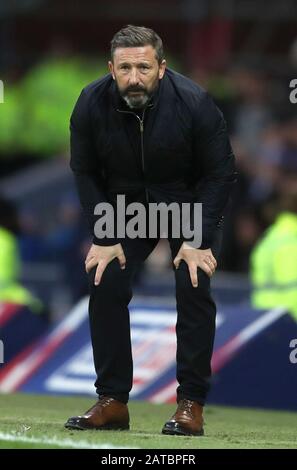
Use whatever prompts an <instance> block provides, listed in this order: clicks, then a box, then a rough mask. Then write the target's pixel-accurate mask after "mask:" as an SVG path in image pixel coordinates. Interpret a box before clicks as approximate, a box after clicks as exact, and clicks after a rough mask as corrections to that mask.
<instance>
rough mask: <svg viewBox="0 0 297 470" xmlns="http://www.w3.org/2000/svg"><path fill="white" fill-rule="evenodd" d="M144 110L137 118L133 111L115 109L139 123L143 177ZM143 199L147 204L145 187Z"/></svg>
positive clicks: (147, 198)
mask: <svg viewBox="0 0 297 470" xmlns="http://www.w3.org/2000/svg"><path fill="white" fill-rule="evenodd" d="M145 110H146V108H145V109H144V110H143V113H142V118H140V117H139V116H138V114H135V113H133V111H123V110H121V109H117V111H118V112H119V113H126V114H133V116H135V117H136V118H137V119H138V121H139V129H140V148H141V165H142V172H143V175H144V177H145V164H144V141H143V131H144V114H145ZM145 199H146V202H149V197H148V190H147V188H146V187H145Z"/></svg>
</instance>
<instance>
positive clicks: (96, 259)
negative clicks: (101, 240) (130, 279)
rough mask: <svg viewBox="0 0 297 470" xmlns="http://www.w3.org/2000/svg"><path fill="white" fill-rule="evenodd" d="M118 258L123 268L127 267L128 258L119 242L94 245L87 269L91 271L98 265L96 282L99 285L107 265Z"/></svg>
mask: <svg viewBox="0 0 297 470" xmlns="http://www.w3.org/2000/svg"><path fill="white" fill-rule="evenodd" d="M114 258H118V260H119V263H120V267H121V269H125V266H126V258H125V254H124V252H123V248H122V245H121V244H120V243H118V244H117V245H112V246H100V245H92V246H91V248H90V250H89V252H88V254H87V257H86V260H85V266H86V271H87V273H89V272H90V271H91V269H92V268H94V266H97V269H96V274H95V281H94V284H95V285H96V286H98V284H100V281H101V277H102V274H103V273H104V270H105V268H106V266H107V265H108V264H109V263H110V262H111V261H112V260H113V259H114Z"/></svg>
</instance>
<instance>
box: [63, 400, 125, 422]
mask: <svg viewBox="0 0 297 470" xmlns="http://www.w3.org/2000/svg"><path fill="white" fill-rule="evenodd" d="M65 428H67V429H81V430H84V429H102V430H124V429H126V430H127V429H129V411H128V407H127V405H125V404H124V403H122V402H120V401H118V400H115V399H114V398H111V397H105V396H102V397H100V398H99V400H98V401H97V403H95V405H94V406H92V408H90V409H89V410H88V411H86V412H85V414H84V415H83V416H74V417H72V418H69V419H68V421H67V423H65Z"/></svg>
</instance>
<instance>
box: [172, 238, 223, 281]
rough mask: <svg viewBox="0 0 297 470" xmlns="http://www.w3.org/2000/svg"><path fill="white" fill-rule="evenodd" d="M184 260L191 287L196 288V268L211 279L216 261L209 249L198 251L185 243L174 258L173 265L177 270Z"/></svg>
mask: <svg viewBox="0 0 297 470" xmlns="http://www.w3.org/2000/svg"><path fill="white" fill-rule="evenodd" d="M182 260H184V261H185V262H186V263H187V265H188V269H189V273H190V277H191V282H192V286H193V287H198V275H197V268H201V269H203V271H204V272H205V273H206V274H207V275H208V276H209V277H211V276H212V275H213V274H214V272H215V270H216V267H217V261H216V259H215V257H214V256H213V254H212V251H211V249H210V248H207V249H206V250H199V249H196V248H193V247H191V246H190V245H188V244H187V243H185V242H184V243H183V244H182V246H181V247H180V249H179V252H178V253H177V255H176V257H175V258H174V261H173V264H174V266H175V267H176V269H178V267H179V264H180V262H181V261H182Z"/></svg>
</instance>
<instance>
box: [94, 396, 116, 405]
mask: <svg viewBox="0 0 297 470" xmlns="http://www.w3.org/2000/svg"><path fill="white" fill-rule="evenodd" d="M112 401H113V398H111V397H105V396H102V397H100V398H99V399H98V402H97V404H98V405H101V406H102V407H103V408H105V407H106V406H107V405H109V404H110V403H111V402H112Z"/></svg>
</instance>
